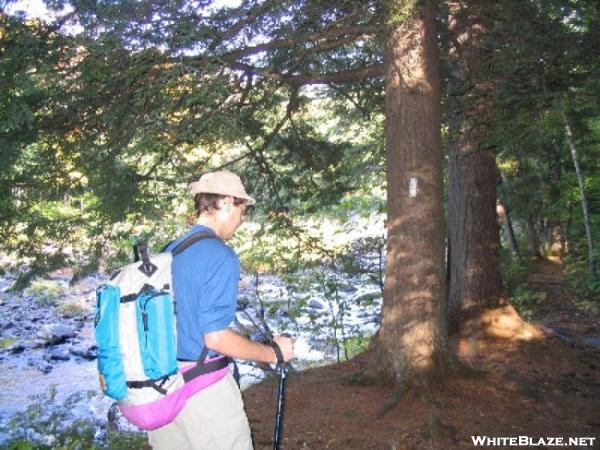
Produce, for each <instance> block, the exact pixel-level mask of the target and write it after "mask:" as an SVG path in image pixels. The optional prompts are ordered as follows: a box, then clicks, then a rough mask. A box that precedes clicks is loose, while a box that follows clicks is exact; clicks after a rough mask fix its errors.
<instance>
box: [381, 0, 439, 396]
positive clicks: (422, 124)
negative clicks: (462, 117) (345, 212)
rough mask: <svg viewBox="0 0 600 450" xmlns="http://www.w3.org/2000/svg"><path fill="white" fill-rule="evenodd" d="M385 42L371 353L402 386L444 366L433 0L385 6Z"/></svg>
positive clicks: (437, 88) (436, 72) (436, 52)
mask: <svg viewBox="0 0 600 450" xmlns="http://www.w3.org/2000/svg"><path fill="white" fill-rule="evenodd" d="M390 4H391V5H390V6H391V11H389V14H388V17H390V18H391V19H390V20H391V21H393V22H394V23H391V24H388V26H389V27H390V29H389V30H388V34H387V39H386V54H385V58H386V59H385V66H386V91H385V112H386V132H385V139H386V150H387V166H386V169H387V185H388V221H387V230H388V260H387V261H388V262H387V267H386V278H385V291H384V304H383V311H382V324H381V328H380V330H379V339H378V347H377V349H378V355H379V359H380V362H381V367H382V369H383V370H384V371H385V372H386V373H387V374H388V375H390V376H391V377H392V379H393V380H394V381H395V382H396V383H398V385H400V386H402V385H404V384H405V383H406V382H408V381H412V380H415V381H417V380H422V379H428V378H429V376H430V375H432V374H434V373H435V372H436V371H437V369H440V368H442V367H443V365H444V361H445V351H446V331H445V323H444V311H445V262H444V236H445V227H444V215H443V176H442V162H443V157H442V145H441V137H440V74H439V59H438V58H439V55H438V48H437V42H436V40H437V37H436V27H435V2H433V1H424V2H419V5H420V7H419V8H418V11H413V9H414V8H415V6H414V4H415V2H414V1H406V2H403V1H395V2H390Z"/></svg>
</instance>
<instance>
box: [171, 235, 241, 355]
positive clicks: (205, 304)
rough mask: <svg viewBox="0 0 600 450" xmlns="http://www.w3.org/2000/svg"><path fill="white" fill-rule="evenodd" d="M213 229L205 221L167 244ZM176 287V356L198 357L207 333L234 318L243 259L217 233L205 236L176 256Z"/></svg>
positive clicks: (172, 245) (174, 279) (224, 326)
mask: <svg viewBox="0 0 600 450" xmlns="http://www.w3.org/2000/svg"><path fill="white" fill-rule="evenodd" d="M206 231H208V232H211V233H213V234H214V231H213V230H211V229H210V228H208V227H205V226H203V225H195V226H194V227H193V228H192V229H191V230H189V231H188V232H187V233H185V234H184V235H183V236H181V237H180V238H179V239H177V240H175V241H174V242H172V243H171V244H169V246H168V247H167V250H169V251H170V250H172V249H173V248H174V247H175V246H176V245H177V244H178V243H180V242H181V241H183V240H184V239H185V238H187V237H188V236H190V235H191V234H195V233H200V232H206ZM172 267H173V268H172V276H173V289H174V292H175V302H176V303H175V304H176V312H177V358H178V359H184V360H195V359H198V358H199V357H200V353H201V352H202V349H203V347H204V334H205V333H210V332H212V331H219V330H224V329H226V328H227V327H228V326H229V325H230V324H231V323H232V322H233V320H234V319H235V310H236V303H237V293H238V283H239V279H240V260H239V258H238V256H237V255H236V254H235V252H234V251H233V250H232V249H231V248H229V247H228V246H227V245H225V243H224V242H223V241H222V240H221V239H219V238H218V237H217V236H216V235H215V236H214V238H206V239H202V240H200V241H198V242H196V243H194V244H193V245H192V246H191V247H189V248H187V249H186V250H185V251H184V252H182V253H180V254H179V255H177V256H176V257H175V258H174V259H173V266H172Z"/></svg>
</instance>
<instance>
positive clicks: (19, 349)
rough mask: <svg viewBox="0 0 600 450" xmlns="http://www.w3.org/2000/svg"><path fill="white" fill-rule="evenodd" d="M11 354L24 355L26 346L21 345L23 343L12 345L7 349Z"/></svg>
mask: <svg viewBox="0 0 600 450" xmlns="http://www.w3.org/2000/svg"><path fill="white" fill-rule="evenodd" d="M6 350H7V351H8V352H9V353H14V354H16V353H23V352H24V351H25V346H24V345H23V344H22V343H21V342H16V343H14V344H12V345H10V346H9V347H8V348H7V349H6Z"/></svg>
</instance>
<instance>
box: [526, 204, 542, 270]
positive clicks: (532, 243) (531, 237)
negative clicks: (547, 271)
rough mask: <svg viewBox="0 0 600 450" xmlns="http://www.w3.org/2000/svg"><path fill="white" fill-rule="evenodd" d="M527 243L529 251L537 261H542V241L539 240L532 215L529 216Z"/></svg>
mask: <svg viewBox="0 0 600 450" xmlns="http://www.w3.org/2000/svg"><path fill="white" fill-rule="evenodd" d="M527 242H528V244H529V250H530V251H531V254H532V255H533V256H535V257H536V258H537V259H542V253H541V252H540V240H539V238H538V232H537V229H536V228H535V220H534V218H533V215H532V214H528V215H527Z"/></svg>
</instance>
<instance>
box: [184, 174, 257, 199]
mask: <svg viewBox="0 0 600 450" xmlns="http://www.w3.org/2000/svg"><path fill="white" fill-rule="evenodd" d="M190 192H191V193H192V195H196V194H200V193H206V194H219V195H230V196H232V197H237V198H241V199H243V200H246V201H247V202H248V203H249V204H250V205H254V204H255V203H256V200H254V198H252V197H250V196H249V195H248V193H247V192H246V189H244V185H243V184H242V180H240V177H238V176H237V175H236V174H235V173H233V172H230V171H228V170H219V171H217V172H209V173H205V174H204V175H202V176H201V177H200V179H199V180H198V181H194V182H193V183H192V184H190Z"/></svg>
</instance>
